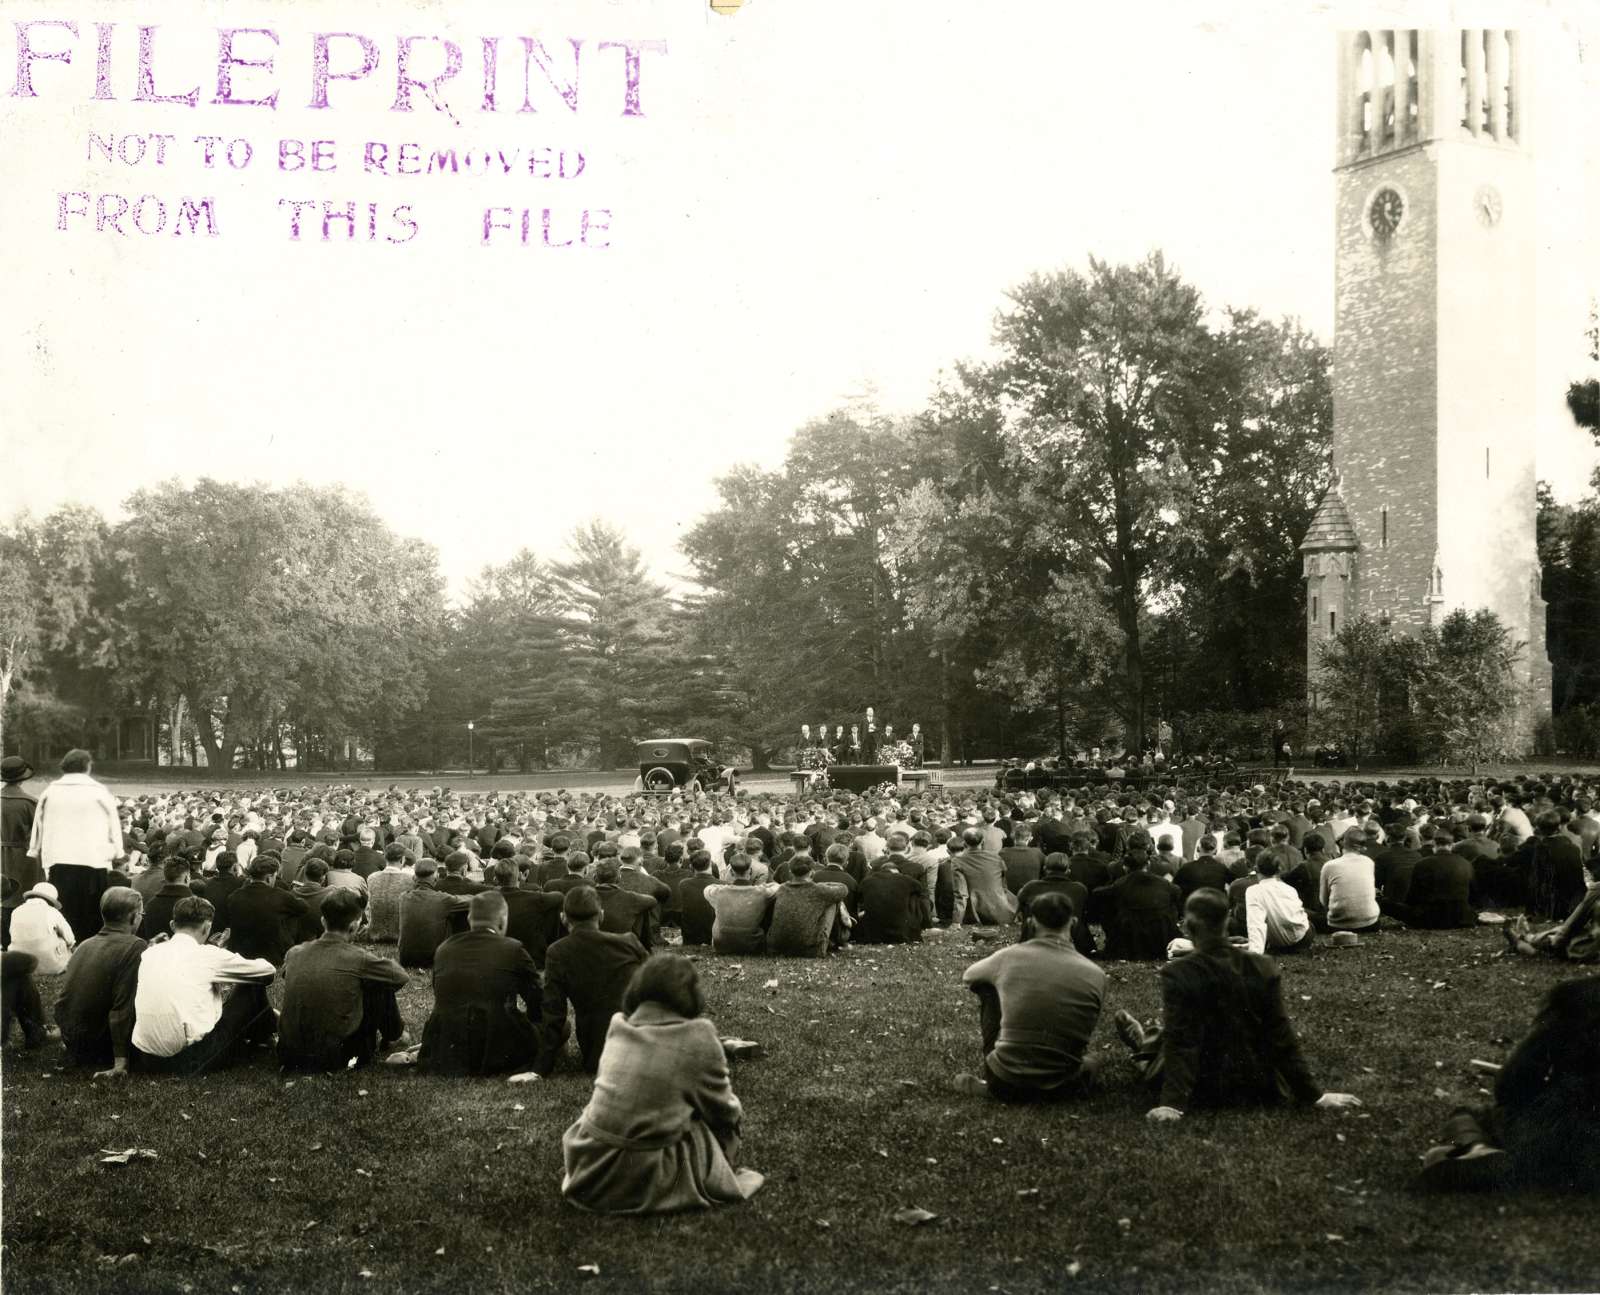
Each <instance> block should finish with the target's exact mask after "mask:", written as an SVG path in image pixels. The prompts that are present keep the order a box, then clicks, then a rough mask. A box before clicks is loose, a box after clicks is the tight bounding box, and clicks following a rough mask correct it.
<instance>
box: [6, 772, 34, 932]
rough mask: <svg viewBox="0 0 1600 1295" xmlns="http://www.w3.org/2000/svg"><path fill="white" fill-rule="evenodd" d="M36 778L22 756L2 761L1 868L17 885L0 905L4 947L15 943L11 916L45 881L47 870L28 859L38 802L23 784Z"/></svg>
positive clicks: (9, 891)
mask: <svg viewBox="0 0 1600 1295" xmlns="http://www.w3.org/2000/svg"><path fill="white" fill-rule="evenodd" d="M31 777H33V766H32V765H31V764H29V763H28V762H27V761H26V760H24V759H23V758H22V757H21V756H20V755H8V756H7V757H6V758H5V759H4V760H0V784H3V785H0V868H3V870H4V874H5V875H6V876H7V877H9V878H10V879H11V880H12V881H14V882H15V883H16V885H15V886H8V887H7V888H6V889H7V891H8V894H7V896H6V898H5V900H4V901H3V902H0V946H3V945H9V944H10V943H11V914H12V912H13V911H14V910H15V909H16V907H17V905H19V904H20V903H22V896H23V894H24V893H25V892H26V891H28V890H31V889H32V888H33V886H34V885H35V883H37V882H41V881H43V880H44V869H43V868H41V867H40V866H39V861H38V860H37V859H30V858H29V857H28V838H29V837H30V836H32V835H33V816H34V812H35V810H36V809H37V808H38V805H39V800H38V798H37V797H36V796H35V795H34V794H33V793H32V792H30V791H28V790H27V789H26V788H25V787H23V785H22V784H23V783H25V782H27V781H28V779H29V778H31Z"/></svg>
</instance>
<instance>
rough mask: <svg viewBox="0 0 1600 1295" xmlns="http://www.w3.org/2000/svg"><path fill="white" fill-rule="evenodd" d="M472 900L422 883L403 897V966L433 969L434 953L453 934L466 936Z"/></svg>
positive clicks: (401, 956) (428, 883)
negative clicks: (468, 912)
mask: <svg viewBox="0 0 1600 1295" xmlns="http://www.w3.org/2000/svg"><path fill="white" fill-rule="evenodd" d="M470 906H471V904H470V901H469V900H468V899H466V898H465V897H464V896H462V895H447V894H445V892H444V891H442V890H440V889H439V888H438V887H437V886H435V885H433V884H432V883H431V882H427V881H419V882H417V884H416V885H414V886H413V887H412V888H411V889H410V890H408V891H406V893H405V894H404V895H402V896H400V949H399V953H400V965H401V966H402V967H431V966H433V958H434V951H435V950H436V949H438V947H439V946H440V945H441V944H443V943H444V942H445V940H447V939H449V938H450V936H451V935H452V934H465V933H466V929H467V909H468V908H469V907H470Z"/></svg>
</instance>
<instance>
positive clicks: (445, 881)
mask: <svg viewBox="0 0 1600 1295" xmlns="http://www.w3.org/2000/svg"><path fill="white" fill-rule="evenodd" d="M439 889H440V890H442V891H443V892H444V893H445V894H446V895H467V896H469V897H470V896H472V895H481V894H483V892H484V891H486V890H488V889H489V887H487V886H482V885H479V884H478V883H477V882H475V881H469V880H467V878H465V877H463V876H460V875H458V874H451V873H446V874H445V875H444V876H442V877H440V878H439Z"/></svg>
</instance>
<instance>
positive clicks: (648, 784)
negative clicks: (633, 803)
mask: <svg viewBox="0 0 1600 1295" xmlns="http://www.w3.org/2000/svg"><path fill="white" fill-rule="evenodd" d="M677 785H678V780H677V779H676V778H674V777H673V776H672V770H671V769H663V768H661V767H660V766H659V765H658V766H657V767H656V768H654V769H652V770H650V772H649V773H647V774H645V776H644V789H645V790H646V791H671V790H672V789H673V788H674V787H676V786H677Z"/></svg>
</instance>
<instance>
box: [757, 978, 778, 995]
mask: <svg viewBox="0 0 1600 1295" xmlns="http://www.w3.org/2000/svg"><path fill="white" fill-rule="evenodd" d="M761 988H763V989H764V990H766V991H767V992H768V993H769V994H776V993H777V992H778V978H777V977H776V976H774V977H773V978H772V979H771V980H767V981H763V982H762V985H761Z"/></svg>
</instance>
